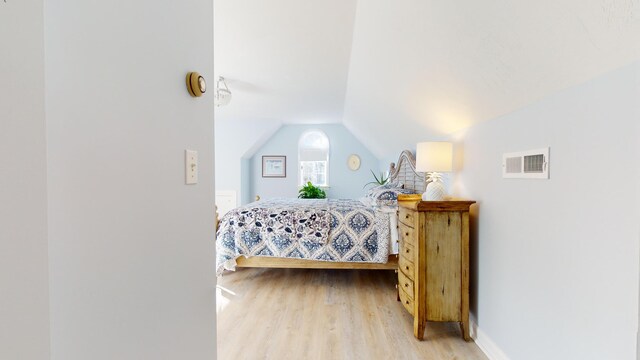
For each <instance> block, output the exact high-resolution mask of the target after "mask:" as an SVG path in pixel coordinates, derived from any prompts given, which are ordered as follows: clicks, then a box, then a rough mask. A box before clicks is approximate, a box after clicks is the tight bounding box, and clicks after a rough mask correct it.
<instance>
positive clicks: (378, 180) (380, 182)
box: [362, 169, 389, 189]
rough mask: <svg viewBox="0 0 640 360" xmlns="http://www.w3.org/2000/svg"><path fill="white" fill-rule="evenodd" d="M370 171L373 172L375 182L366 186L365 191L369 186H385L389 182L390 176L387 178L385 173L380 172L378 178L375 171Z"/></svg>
mask: <svg viewBox="0 0 640 360" xmlns="http://www.w3.org/2000/svg"><path fill="white" fill-rule="evenodd" d="M369 171H371V175H373V178H374V179H375V180H374V181H371V182H368V183H366V184H364V186H363V187H362V188H363V189H364V188H366V187H367V186H369V185H384V184H386V183H387V182H388V181H389V176H387V177H385V176H384V173H383V172H380V177H378V176H376V173H374V172H373V170H371V169H369Z"/></svg>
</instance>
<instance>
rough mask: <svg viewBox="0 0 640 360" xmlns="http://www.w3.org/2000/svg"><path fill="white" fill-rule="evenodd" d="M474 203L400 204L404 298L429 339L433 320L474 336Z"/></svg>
mask: <svg viewBox="0 0 640 360" xmlns="http://www.w3.org/2000/svg"><path fill="white" fill-rule="evenodd" d="M473 203H474V201H419V202H416V201H402V199H399V201H398V204H399V210H398V237H399V241H400V249H399V250H400V257H399V259H398V296H399V299H400V301H401V302H402V305H403V306H404V307H405V309H407V311H408V312H409V313H410V314H411V315H413V317H414V320H413V331H414V335H415V337H416V338H418V339H422V338H423V336H424V329H425V325H426V322H427V321H457V322H459V323H460V328H461V331H462V336H463V337H464V339H465V340H470V337H469V207H470V206H471V204H473Z"/></svg>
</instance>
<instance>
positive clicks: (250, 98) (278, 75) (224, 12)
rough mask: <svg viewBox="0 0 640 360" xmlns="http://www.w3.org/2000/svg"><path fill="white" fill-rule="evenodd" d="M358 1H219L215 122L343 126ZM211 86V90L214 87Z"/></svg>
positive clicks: (216, 42) (215, 58) (215, 39)
mask: <svg viewBox="0 0 640 360" xmlns="http://www.w3.org/2000/svg"><path fill="white" fill-rule="evenodd" d="M355 11H356V0H323V1H300V0H269V1H264V0H216V1H214V62H215V72H216V78H217V76H220V75H222V76H224V77H225V79H226V80H227V84H228V85H229V87H230V89H231V91H232V93H233V99H232V102H231V104H230V105H229V106H225V107H220V108H217V109H216V121H242V120H257V119H262V120H263V121H265V122H281V123H336V122H341V121H342V112H343V108H344V99H345V94H346V88H347V72H348V70H349V57H350V55H351V37H352V34H353V22H354V18H355ZM210 83H212V82H211V81H210Z"/></svg>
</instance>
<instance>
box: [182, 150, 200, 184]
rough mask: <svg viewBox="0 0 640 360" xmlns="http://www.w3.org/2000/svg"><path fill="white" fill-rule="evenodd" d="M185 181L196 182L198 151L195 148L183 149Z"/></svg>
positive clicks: (188, 182) (187, 182)
mask: <svg viewBox="0 0 640 360" xmlns="http://www.w3.org/2000/svg"><path fill="white" fill-rule="evenodd" d="M184 155H185V157H184V165H185V169H184V170H185V182H186V184H187V185H193V184H197V183H198V152H197V151H195V150H189V149H187V150H185V151H184Z"/></svg>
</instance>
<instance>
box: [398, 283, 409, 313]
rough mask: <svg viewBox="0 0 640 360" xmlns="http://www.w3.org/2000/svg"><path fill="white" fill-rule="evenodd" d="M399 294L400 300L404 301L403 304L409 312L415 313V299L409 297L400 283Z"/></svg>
mask: <svg viewBox="0 0 640 360" xmlns="http://www.w3.org/2000/svg"><path fill="white" fill-rule="evenodd" d="M398 294H399V295H400V302H402V306H404V308H405V309H407V311H408V312H409V314H411V315H413V299H412V298H410V297H409V295H408V294H407V293H406V292H405V291H404V289H403V288H402V287H401V286H400V285H398Z"/></svg>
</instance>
